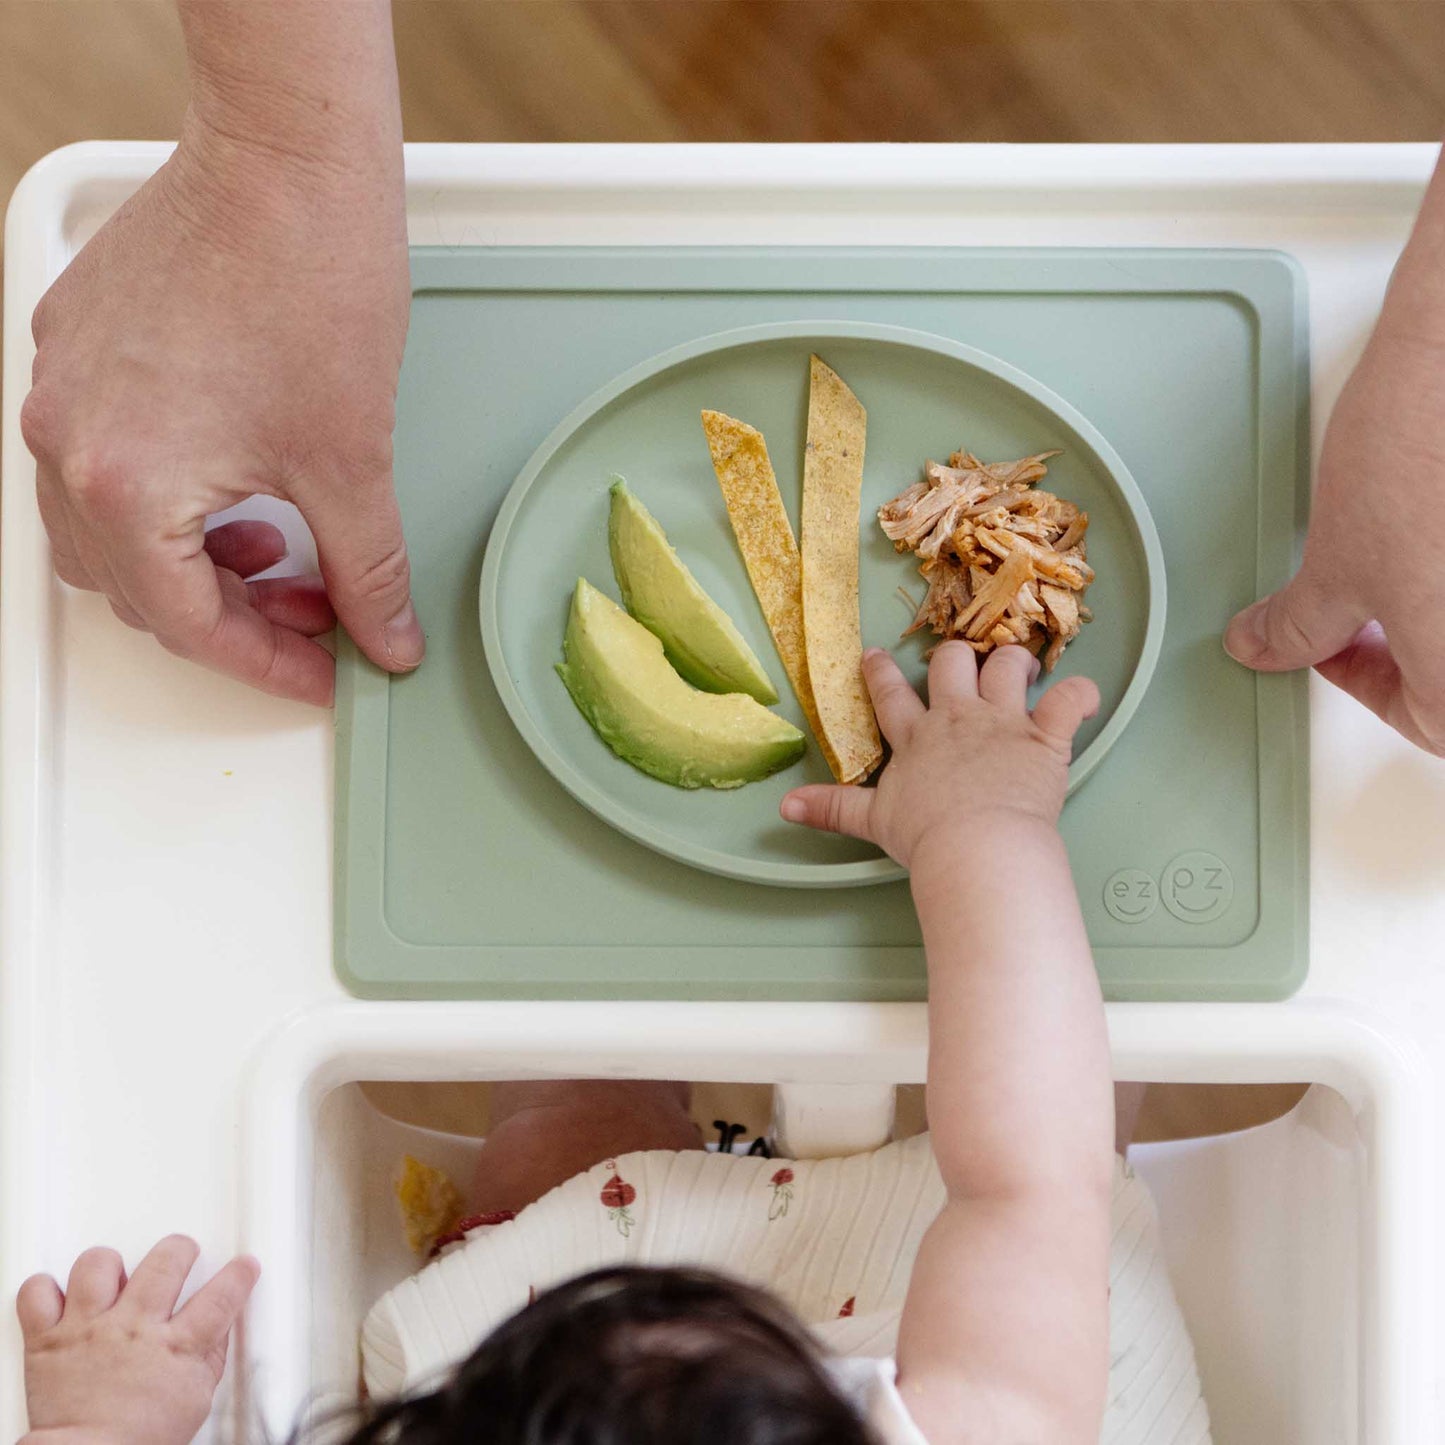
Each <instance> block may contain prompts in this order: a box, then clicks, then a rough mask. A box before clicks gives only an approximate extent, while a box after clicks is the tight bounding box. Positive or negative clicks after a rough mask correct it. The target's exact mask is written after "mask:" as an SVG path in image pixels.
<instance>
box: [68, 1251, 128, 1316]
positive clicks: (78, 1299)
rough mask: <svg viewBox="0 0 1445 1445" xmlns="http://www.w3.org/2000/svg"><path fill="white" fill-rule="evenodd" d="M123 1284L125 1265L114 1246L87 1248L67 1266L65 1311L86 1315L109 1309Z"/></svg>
mask: <svg viewBox="0 0 1445 1445" xmlns="http://www.w3.org/2000/svg"><path fill="white" fill-rule="evenodd" d="M124 1287H125V1264H124V1262H123V1261H122V1260H121V1257H120V1255H118V1254H117V1253H116V1252H115V1250H113V1249H103V1248H99V1247H97V1248H95V1249H87V1250H86V1251H85V1253H84V1254H82V1255H81V1256H80V1258H79V1259H77V1260H76V1261H75V1263H74V1264H73V1265H72V1266H71V1268H70V1280H69V1282H68V1283H67V1284H66V1286H65V1308H66V1312H67V1313H68V1314H73V1315H79V1316H80V1317H81V1318H86V1317H88V1316H90V1315H98V1314H100V1313H101V1312H102V1311H104V1310H108V1309H109V1308H110V1307H111V1306H112V1305H113V1304H114V1303H115V1302H116V1300H117V1298H119V1296H120V1292H121V1290H122V1289H123V1288H124Z"/></svg>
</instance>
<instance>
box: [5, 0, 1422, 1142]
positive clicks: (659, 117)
mask: <svg viewBox="0 0 1445 1445" xmlns="http://www.w3.org/2000/svg"><path fill="white" fill-rule="evenodd" d="M249 3H252V4H255V5H257V6H258V7H259V5H260V4H262V3H267V0H249ZM395 15H396V32H397V51H398V58H399V64H400V67H401V76H402V93H403V104H404V107H405V124H406V134H407V138H408V139H409V140H449V141H488V140H511V141H516V140H538V141H563V140H574V141H575V140H580V141H603V140H619V141H665V140H714V141H742V140H753V141H784V140H810V141H843V140H892V141H945V140H953V141H957V140H971V141H1323V140H1330V141H1367V140H1370V141H1373V140H1437V139H1439V138H1440V136H1441V134H1442V132H1445V5H1442V4H1440V3H1435V0H687V3H684V0H396V4H395ZM185 97H186V87H185V74H184V66H183V56H182V51H181V45H180V35H179V30H178V27H177V23H176V19H175V15H174V10H173V7H172V4H171V3H170V0H0V195H6V196H8V194H9V192H10V190H11V189H12V188H13V187H14V185H15V183H16V182H17V181H18V180H19V178H20V176H21V175H22V174H23V173H24V172H25V170H26V169H27V167H29V166H30V165H31V164H32V163H33V162H34V161H36V160H37V159H38V158H39V157H40V156H42V155H44V154H45V153H46V152H47V151H49V150H51V149H53V148H55V147H56V146H60V145H64V144H66V143H67V142H69V141H74V140H83V139H93V138H107V137H109V138H125V139H147V138H168V137H171V136H173V135H174V134H175V132H176V128H177V124H178V122H179V118H180V116H181V113H182V110H183V108H184V105H185ZM1296 1094H1297V1091H1291V1090H1264V1091H1239V1090H1174V1089H1169V1090H1166V1089H1159V1090H1155V1091H1154V1092H1153V1094H1152V1095H1151V1099H1150V1103H1149V1105H1148V1109H1147V1112H1146V1116H1145V1118H1144V1120H1143V1123H1142V1126H1141V1137H1159V1136H1167V1135H1173V1134H1181V1133H1200V1132H1210V1131H1212V1130H1216V1129H1222V1128H1228V1127H1233V1126H1237V1125H1239V1124H1242V1123H1247V1122H1254V1121H1256V1120H1257V1119H1259V1118H1261V1117H1267V1116H1269V1115H1270V1114H1272V1113H1275V1112H1278V1111H1279V1110H1280V1109H1281V1108H1283V1107H1288V1105H1289V1103H1291V1102H1292V1101H1293V1099H1294V1097H1295V1096H1296ZM424 1102H425V1101H424ZM425 1107H427V1108H436V1107H441V1108H443V1112H444V1113H445V1107H446V1106H445V1105H437V1104H436V1102H435V1101H434V1100H433V1101H432V1103H431V1104H427V1105H425ZM453 1107H454V1108H455V1109H456V1110H458V1111H460V1112H459V1117H466V1118H474V1117H476V1114H475V1110H476V1107H477V1105H476V1101H475V1100H471V1101H468V1100H466V1099H465V1098H463V1099H462V1100H461V1101H460V1102H457V1101H454V1103H453ZM757 1107H758V1106H757V1101H756V1099H755V1098H752V1097H751V1096H748V1095H739V1096H736V1097H735V1100H734V1105H733V1106H732V1107H731V1115H732V1117H736V1118H746V1117H747V1116H748V1113H749V1111H751V1112H753V1113H756V1112H757ZM714 1110H716V1111H718V1112H723V1113H727V1112H729V1106H728V1097H727V1096H726V1095H724V1096H722V1097H721V1099H719V1097H718V1096H717V1095H709V1096H707V1099H706V1104H705V1108H704V1112H711V1111H714ZM707 1122H710V1120H709V1121H707ZM749 1122H752V1121H751V1120H749Z"/></svg>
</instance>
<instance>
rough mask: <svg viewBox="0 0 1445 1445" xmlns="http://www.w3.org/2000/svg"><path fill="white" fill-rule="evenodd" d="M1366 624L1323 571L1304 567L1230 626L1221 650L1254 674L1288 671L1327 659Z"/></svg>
mask: <svg viewBox="0 0 1445 1445" xmlns="http://www.w3.org/2000/svg"><path fill="white" fill-rule="evenodd" d="M1368 620H1369V616H1368V614H1367V613H1366V612H1365V611H1364V610H1363V609H1362V607H1361V605H1360V604H1359V603H1358V602H1356V601H1355V600H1354V598H1353V597H1351V596H1348V595H1347V594H1346V593H1345V592H1344V591H1342V589H1341V588H1340V586H1339V585H1338V580H1337V578H1336V577H1335V576H1333V575H1331V573H1330V572H1329V570H1328V569H1327V568H1325V567H1324V566H1323V565H1321V566H1320V567H1318V568H1315V567H1311V566H1310V565H1309V563H1306V565H1305V566H1304V567H1302V568H1301V569H1300V571H1299V573H1298V574H1297V575H1296V576H1295V578H1294V580H1293V581H1291V582H1290V583H1288V585H1286V586H1284V587H1281V588H1280V590H1279V591H1278V592H1275V593H1273V594H1272V595H1271V596H1269V597H1266V598H1264V599H1263V600H1261V601H1259V602H1256V603H1255V604H1254V605H1253V606H1252V607H1246V608H1245V609H1244V611H1243V612H1240V613H1239V614H1238V615H1237V616H1236V617H1235V618H1234V619H1233V620H1232V621H1231V622H1230V624H1229V627H1228V629H1227V630H1226V631H1225V634H1224V650H1225V651H1226V652H1227V653H1228V654H1229V655H1230V656H1231V657H1232V658H1233V659H1234V660H1235V661H1236V662H1242V663H1243V664H1244V665H1245V666H1246V667H1252V668H1254V669H1255V670H1256V671H1258V672H1293V671H1295V670H1296V669H1298V668H1301V667H1313V666H1314V665H1315V663H1317V662H1323V661H1324V660H1325V659H1326V658H1327V657H1333V656H1334V655H1335V654H1336V653H1337V652H1339V651H1341V650H1342V649H1343V648H1345V647H1347V646H1348V645H1349V644H1350V642H1351V641H1352V640H1353V639H1354V636H1355V634H1356V633H1357V632H1358V631H1359V630H1360V628H1361V626H1363V625H1364V623H1366V622H1367V621H1368Z"/></svg>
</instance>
